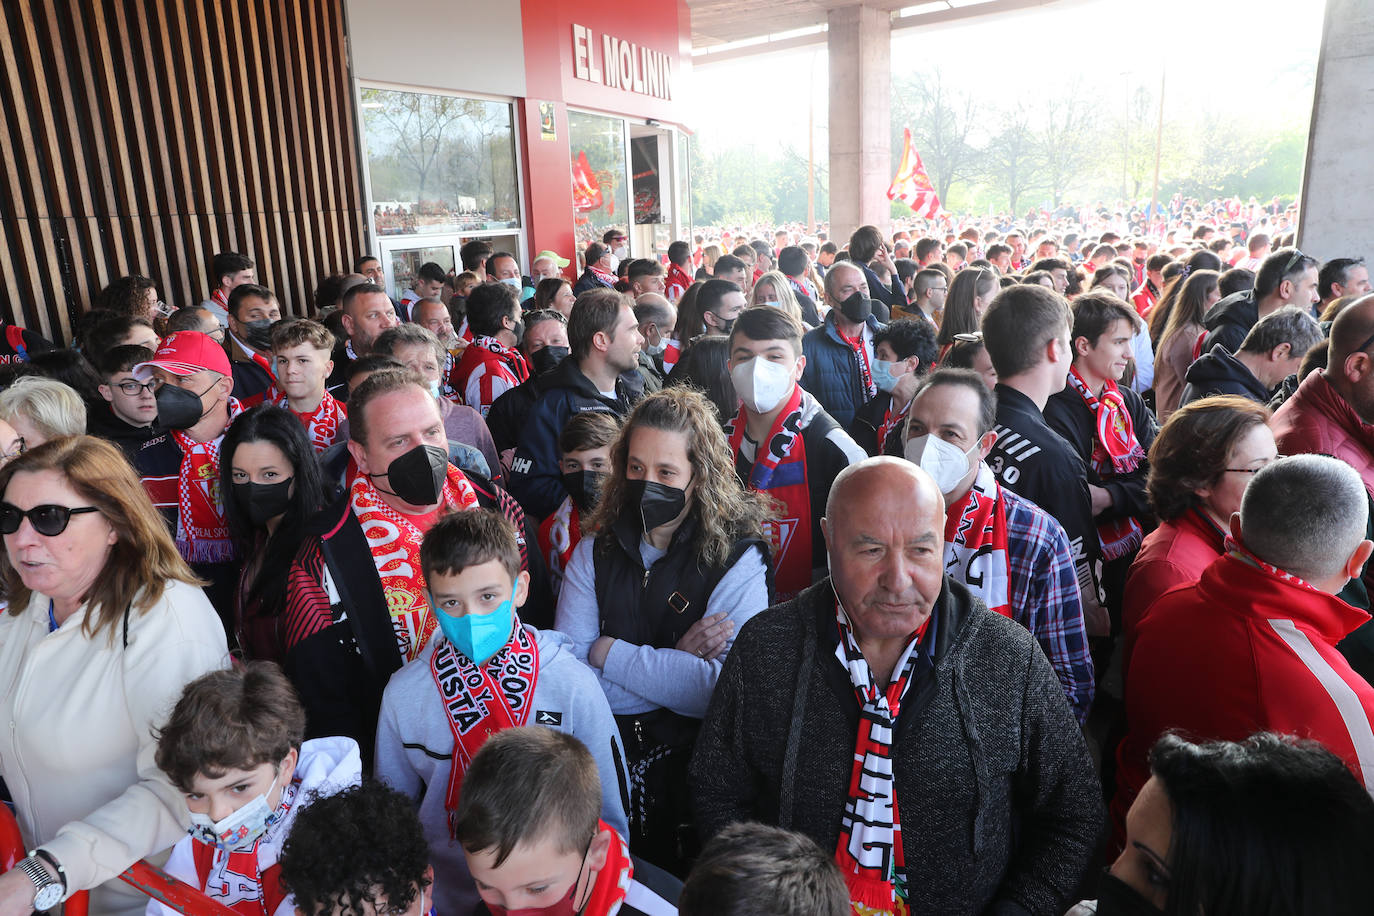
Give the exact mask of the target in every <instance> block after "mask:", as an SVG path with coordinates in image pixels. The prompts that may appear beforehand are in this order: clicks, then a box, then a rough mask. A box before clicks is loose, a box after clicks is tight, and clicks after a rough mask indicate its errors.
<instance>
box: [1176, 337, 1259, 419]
mask: <svg viewBox="0 0 1374 916" xmlns="http://www.w3.org/2000/svg"><path fill="white" fill-rule="evenodd" d="M1183 380H1184V381H1185V382H1187V384H1186V385H1184V386H1183V397H1182V399H1181V400H1180V401H1179V406H1180V407H1182V406H1183V405H1184V404H1190V403H1192V402H1193V401H1196V400H1198V399H1199V398H1205V397H1208V396H1209V395H1213V394H1238V395H1240V396H1241V397H1243V398H1249V399H1250V400H1252V401H1258V402H1259V403H1261V404H1267V403H1269V389H1268V388H1265V387H1264V383H1263V382H1261V381H1260V380H1259V379H1257V378H1255V373H1253V372H1251V371H1250V370H1249V369H1248V368H1246V366H1245V364H1244V363H1242V362H1241V361H1240V360H1238V359H1236V358H1235V357H1234V356H1232V355H1231V351H1230V350H1228V349H1227V348H1226V347H1225V346H1218V347H1217V348H1216V349H1214V350H1211V351H1210V352H1207V353H1204V354H1202V355H1201V356H1199V357H1198V358H1197V359H1196V360H1194V361H1193V364H1192V365H1191V366H1189V367H1188V372H1187V373H1186V374H1185V375H1184V376H1183Z"/></svg>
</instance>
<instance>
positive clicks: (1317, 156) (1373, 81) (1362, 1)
mask: <svg viewBox="0 0 1374 916" xmlns="http://www.w3.org/2000/svg"><path fill="white" fill-rule="evenodd" d="M1371 123H1374V5H1371V4H1370V2H1369V0H1326V23H1325V26H1324V28H1323V29H1322V46H1321V57H1320V58H1319V60H1318V63H1317V88H1316V97H1315V99H1314V101H1313V105H1312V128H1311V131H1310V133H1309V135H1308V139H1307V165H1306V167H1305V168H1304V169H1303V179H1302V185H1303V187H1302V202H1301V204H1300V211H1299V212H1300V216H1299V222H1298V242H1299V244H1300V246H1301V247H1302V249H1303V251H1304V252H1306V253H1307V254H1309V255H1311V256H1312V257H1314V258H1317V259H1318V260H1322V261H1325V260H1327V259H1328V258H1335V257H1362V256H1365V255H1368V254H1371V253H1374V250H1372V249H1374V168H1370V159H1369V140H1368V136H1367V135H1368V133H1369V125H1370V124H1371ZM832 193H833V192H832Z"/></svg>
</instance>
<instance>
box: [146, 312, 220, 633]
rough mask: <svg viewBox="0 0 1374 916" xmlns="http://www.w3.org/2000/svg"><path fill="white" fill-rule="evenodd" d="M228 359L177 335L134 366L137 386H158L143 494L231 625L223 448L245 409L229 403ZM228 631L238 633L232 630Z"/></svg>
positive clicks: (199, 338)
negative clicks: (227, 432)
mask: <svg viewBox="0 0 1374 916" xmlns="http://www.w3.org/2000/svg"><path fill="white" fill-rule="evenodd" d="M231 371H232V370H231V369H230V366H229V357H228V355H227V354H226V353H225V352H224V348H223V347H221V346H220V345H219V344H218V343H216V342H215V341H214V339H212V338H210V337H208V336H206V335H205V334H202V333H200V332H199V331H177V332H176V333H174V334H170V335H168V336H167V339H166V340H164V341H163V342H162V346H161V347H159V348H158V350H157V352H156V353H155V354H153V358H152V359H151V360H149V361H148V362H146V363H140V364H138V365H136V366H134V367H133V376H134V378H135V379H137V380H138V381H140V382H147V381H150V380H151V381H153V382H154V383H155V384H156V386H157V387H156V388H155V390H154V397H155V398H156V399H157V421H156V426H157V428H158V429H159V430H160V433H159V435H157V436H155V437H154V438H153V439H150V440H149V441H148V442H147V443H146V444H145V445H144V446H143V448H141V449H139V451H138V453H137V455H136V456H135V457H134V462H133V463H134V467H135V469H136V470H137V471H138V474H139V477H140V478H142V480H143V487H144V489H146V490H147V491H148V495H149V496H150V497H151V498H152V500H153V505H155V506H157V507H158V509H159V510H160V511H161V512H162V514H163V516H164V517H165V518H166V519H167V523H168V526H169V527H170V528H171V529H172V531H173V532H174V534H175V536H176V542H177V551H178V552H179V553H180V554H181V556H182V558H184V559H185V560H186V562H187V563H189V564H191V568H192V569H193V570H194V571H195V573H196V575H198V576H200V577H201V578H204V579H207V580H209V582H210V584H209V585H208V586H207V587H206V588H205V594H206V596H207V597H208V598H209V599H210V602H211V603H212V604H213V605H214V606H215V610H217V611H219V613H220V617H221V618H222V619H224V620H225V621H226V622H228V621H230V620H232V614H233V604H234V602H233V590H234V584H235V582H237V580H238V574H239V565H240V564H239V562H238V556H237V551H236V550H235V549H234V543H233V540H232V539H231V538H230V536H229V527H228V523H227V522H225V520H224V505H223V503H222V502H221V500H220V493H219V487H218V485H217V482H218V481H219V478H220V475H219V444H220V440H222V439H223V438H224V431H225V430H226V429H228V428H229V423H230V422H231V421H232V420H233V418H234V417H236V416H237V415H238V414H239V413H240V412H241V411H242V410H243V407H242V405H241V404H240V403H239V402H238V401H237V400H236V399H235V398H233V397H232V396H231V391H232V389H233V385H234V383H233V379H232V377H231V375H230V373H231ZM229 632H231V633H232V632H233V628H232V627H231V628H230V630H229Z"/></svg>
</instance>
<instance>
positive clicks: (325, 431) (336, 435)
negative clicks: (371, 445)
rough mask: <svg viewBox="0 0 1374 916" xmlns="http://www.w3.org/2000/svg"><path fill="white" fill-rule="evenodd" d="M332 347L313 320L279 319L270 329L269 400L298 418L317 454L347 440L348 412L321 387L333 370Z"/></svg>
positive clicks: (323, 329) (330, 338) (328, 336)
mask: <svg viewBox="0 0 1374 916" xmlns="http://www.w3.org/2000/svg"><path fill="white" fill-rule="evenodd" d="M333 349H334V335H333V334H331V333H329V329H328V328H326V327H325V326H324V325H322V324H320V323H319V322H317V321H311V320H310V319H308V318H302V319H299V320H296V321H281V322H278V323H277V324H276V325H275V326H273V328H272V355H273V357H274V359H275V361H276V365H275V370H276V374H277V377H276V388H274V389H273V395H274V397H273V400H274V401H275V402H276V403H277V404H280V405H282V406H284V407H286V408H288V409H289V410H290V411H291V413H293V414H295V416H296V419H298V420H300V421H301V424H302V425H303V426H304V427H305V431H306V433H307V434H308V435H309V436H310V442H311V444H312V445H314V447H315V454H317V455H318V454H319V453H320V452H323V451H324V450H325V449H327V448H329V446H331V445H333V444H334V443H335V442H347V441H348V411H347V410H346V409H345V408H344V405H343V403H342V402H340V401H337V400H335V399H334V396H333V395H331V394H330V393H329V392H328V391H326V390H325V382H326V380H327V379H328V378H329V374H330V373H331V372H333V371H334V360H333V359H332V358H331V354H332V352H333Z"/></svg>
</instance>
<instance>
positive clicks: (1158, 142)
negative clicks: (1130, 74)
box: [1145, 65, 1168, 232]
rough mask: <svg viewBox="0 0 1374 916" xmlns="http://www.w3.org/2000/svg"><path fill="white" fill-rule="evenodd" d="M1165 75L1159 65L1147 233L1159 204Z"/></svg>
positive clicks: (1165, 67) (1164, 70) (1164, 68)
mask: <svg viewBox="0 0 1374 916" xmlns="http://www.w3.org/2000/svg"><path fill="white" fill-rule="evenodd" d="M1167 73H1168V69H1167V65H1161V66H1160V69H1159V125H1158V126H1157V127H1156V128H1155V186H1154V190H1153V191H1151V192H1150V215H1149V217H1148V218H1147V220H1146V223H1145V226H1146V231H1147V232H1148V230H1149V227H1150V225H1151V223H1152V222H1153V220H1154V219H1155V215H1156V214H1155V207H1156V206H1157V205H1158V204H1159V157H1160V153H1161V152H1162V151H1163V149H1164V78H1165V76H1166V74H1167Z"/></svg>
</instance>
